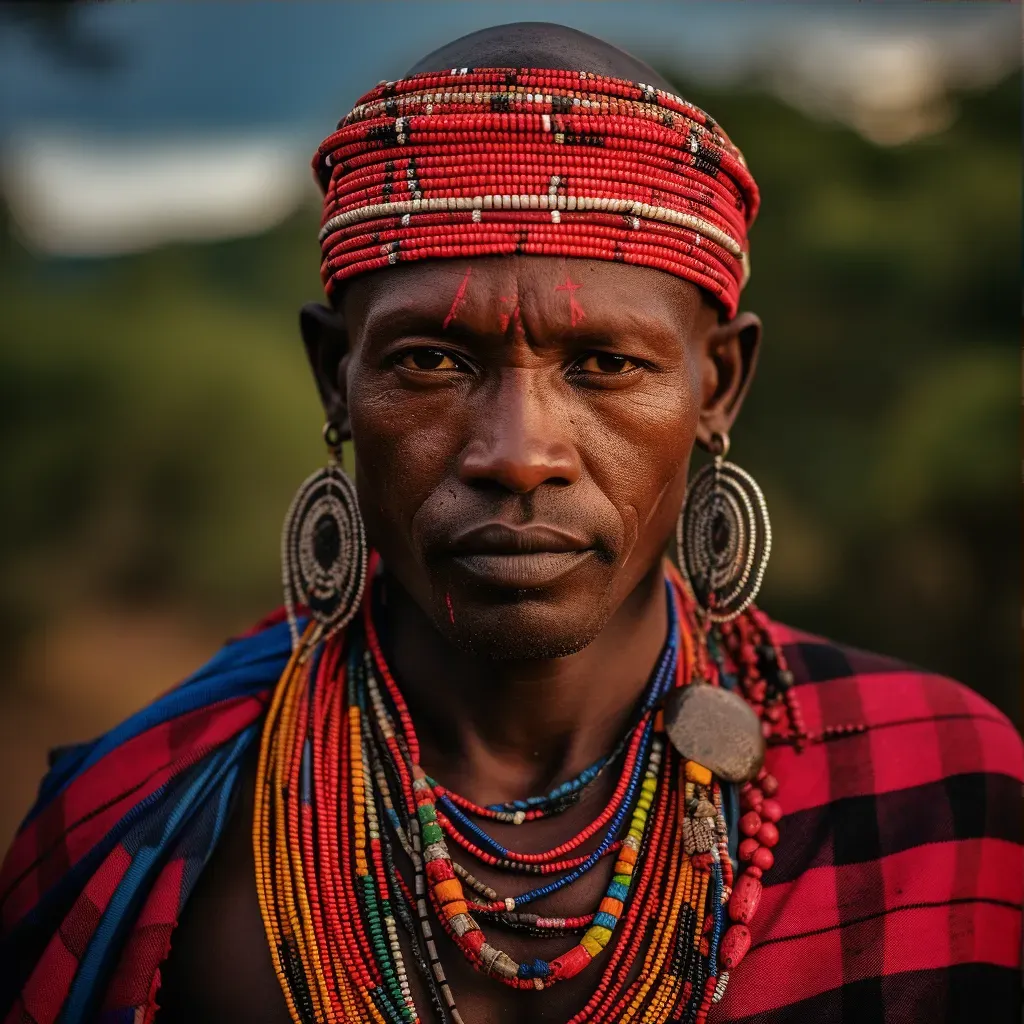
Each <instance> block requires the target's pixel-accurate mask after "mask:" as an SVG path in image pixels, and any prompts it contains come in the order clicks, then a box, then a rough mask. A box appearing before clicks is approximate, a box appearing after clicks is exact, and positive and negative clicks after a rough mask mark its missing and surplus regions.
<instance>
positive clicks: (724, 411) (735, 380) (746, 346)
mask: <svg viewBox="0 0 1024 1024" xmlns="http://www.w3.org/2000/svg"><path fill="white" fill-rule="evenodd" d="M760 348H761V321H760V320H759V319H758V318H757V317H756V316H755V315H754V314H753V313H740V314H739V316H737V317H736V318H735V319H734V320H730V321H729V322H728V323H724V324H717V325H715V326H714V327H712V328H711V330H710V331H709V333H708V335H707V342H706V349H705V358H704V376H703V381H702V384H703V390H702V399H703V402H702V406H701V413H700V419H699V421H698V424H697V441H698V443H699V444H700V445H701V447H703V448H710V447H711V439H712V437H713V436H714V435H715V434H725V435H727V434H729V432H730V431H731V430H732V425H733V423H734V422H735V421H736V417H737V416H738V415H739V411H740V407H741V406H742V405H743V399H744V398H745V397H746V394H747V390H748V389H749V387H750V382H751V380H753V377H754V370H755V368H756V366H757V355H758V352H759V351H760Z"/></svg>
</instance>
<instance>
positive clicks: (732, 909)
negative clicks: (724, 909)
mask: <svg viewBox="0 0 1024 1024" xmlns="http://www.w3.org/2000/svg"><path fill="white" fill-rule="evenodd" d="M760 902H761V883H760V882H759V881H758V880H757V879H756V878H753V877H751V875H750V874H749V873H747V872H744V873H743V875H741V876H740V879H739V881H738V882H737V883H736V887H735V888H734V889H733V891H732V896H730V897H729V917H730V918H731V919H732V920H733V921H739V922H740V923H741V924H750V922H751V920H752V919H753V917H754V914H755V913H757V905H758V903H760Z"/></svg>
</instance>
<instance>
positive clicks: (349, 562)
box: [281, 463, 367, 640]
mask: <svg viewBox="0 0 1024 1024" xmlns="http://www.w3.org/2000/svg"><path fill="white" fill-rule="evenodd" d="M281 549H282V550H281V563H282V573H283V576H284V580H283V582H284V592H285V605H286V607H287V610H288V618H289V621H290V622H291V624H292V638H293V640H297V633H296V627H295V618H296V611H295V610H296V607H297V606H299V605H304V606H305V607H306V608H307V609H308V611H309V613H310V615H312V616H313V618H314V619H315V620H316V621H317V622H318V623H319V624H320V625H321V626H322V627H323V628H324V631H325V632H331V631H333V630H336V629H340V628H341V627H343V626H345V625H347V624H348V622H349V621H350V620H351V619H352V616H353V615H355V613H356V610H357V609H358V607H359V600H360V597H361V596H362V591H363V586H364V584H365V582H366V561H367V552H366V538H365V534H364V530H363V521H362V517H361V516H360V514H359V505H358V503H357V501H356V491H355V486H354V485H353V483H352V481H351V480H350V479H349V477H348V475H347V474H346V473H345V472H344V471H343V470H342V469H341V468H340V467H339V466H337V465H336V464H333V463H332V464H331V465H329V466H327V467H325V468H324V469H321V470H319V471H318V472H316V473H314V474H313V475H312V476H310V477H309V478H308V479H307V480H306V481H305V482H304V483H303V484H302V486H301V487H300V488H299V490H298V493H296V495H295V498H294V499H293V501H292V504H291V508H289V510H288V515H287V516H286V517H285V522H284V530H283V531H282V534H281Z"/></svg>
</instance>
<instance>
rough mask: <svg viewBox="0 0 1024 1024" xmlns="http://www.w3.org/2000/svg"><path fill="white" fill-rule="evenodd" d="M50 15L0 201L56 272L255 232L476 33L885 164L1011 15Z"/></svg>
mask: <svg viewBox="0 0 1024 1024" xmlns="http://www.w3.org/2000/svg"><path fill="white" fill-rule="evenodd" d="M47 7H49V8H50V12H49V14H47V11H46V8H47ZM57 8H58V5H43V4H24V5H19V4H5V5H2V7H0V176H2V177H0V186H2V188H3V192H4V194H5V196H6V198H7V201H8V203H9V204H10V209H11V214H12V217H13V219H14V222H15V225H16V226H17V228H18V229H19V232H20V234H21V236H22V238H23V239H24V240H25V241H26V242H27V243H28V244H29V245H30V246H31V247H32V248H34V249H35V250H36V251H39V252H41V253H44V254H55V255H78V256H90V255H103V254H108V253H116V252H130V251H135V250H140V249H145V248H148V247H151V246H153V245H159V244H162V243H164V242H167V241H170V240H173V239H193V238H215V237H230V236H234V235H244V234H253V233H258V232H260V231H263V230H265V229H266V228H268V227H269V226H272V225H273V224H274V223H277V222H279V221H281V220H283V219H284V218H285V217H286V216H287V215H288V214H289V213H290V212H292V211H293V210H294V209H295V208H296V206H297V205H298V204H299V203H300V202H302V201H303V200H304V199H306V198H308V197H310V196H311V195H312V186H311V184H310V181H311V179H310V176H309V171H308V158H309V156H310V154H311V153H312V150H313V148H314V147H315V145H316V144H317V143H318V142H319V141H320V139H321V138H322V137H323V136H324V135H326V134H327V133H328V132H329V131H330V130H331V128H332V127H333V125H334V124H335V122H336V121H337V120H338V118H339V117H340V116H341V115H342V114H344V113H345V112H346V111H347V110H348V108H349V107H350V106H351V105H352V104H353V103H354V102H355V100H356V99H357V98H358V97H359V96H360V95H361V94H362V93H363V92H365V91H366V90H368V89H369V88H371V87H372V86H373V85H374V84H375V83H376V82H377V81H379V80H380V79H382V78H388V77H398V76H400V75H401V74H403V72H404V71H405V69H406V68H407V67H408V66H410V65H411V64H412V63H413V62H415V60H416V59H417V58H418V57H420V56H421V55H423V54H425V53H426V52H428V51H430V50H431V49H433V48H435V47H437V46H439V45H441V44H442V43H444V42H446V41H448V40H450V39H452V38H455V37H457V36H459V35H462V34H465V33H467V32H471V31H474V30H475V29H478V28H482V27H485V26H487V25H495V24H503V23H506V22H509V21H515V20H522V21H525V20H538V21H541V20H543V21H555V22H561V23H563V24H566V25H572V26H574V27H577V28H580V29H582V30H583V31H586V32H590V33H592V34H594V35H598V36H601V37H604V38H608V39H610V40H614V41H615V42H616V43H617V44H619V45H621V46H624V47H625V48H627V49H630V50H632V51H633V52H635V53H636V54H637V55H639V56H641V57H643V58H644V59H646V60H648V61H649V62H651V63H654V64H655V65H658V66H660V67H665V66H670V67H671V68H672V69H673V71H675V72H677V73H679V74H682V75H684V76H686V77H687V78H688V79H689V80H691V81H695V82H700V83H705V84H723V83H728V82H734V81H736V80H738V79H744V80H751V79H752V80H755V81H757V82H758V83H759V84H760V85H762V86H763V87H765V88H767V89H769V90H770V91H773V92H775V93H776V94H778V95H780V96H782V97H783V98H785V99H786V100H787V101H789V102H790V103H792V104H793V105H795V106H797V107H799V108H802V109H804V110H805V111H809V112H811V113H813V114H815V115H816V116H821V117H825V118H834V119H836V120H839V121H842V122H844V123H846V124H849V125H852V126H853V127H854V128H856V129H857V130H858V131H859V132H861V134H864V135H866V136H867V137H869V138H871V139H873V140H874V141H876V142H878V143H879V144H883V145H885V144H892V143H900V142H904V141H907V140H909V139H912V138H915V137H919V136H921V135H923V134H927V133H929V132H933V131H937V130H940V129H941V128H943V127H945V124H946V122H947V121H948V117H949V112H948V110H947V109H946V107H945V106H944V103H943V98H944V95H945V92H946V90H947V89H951V88H963V87H965V86H966V87H972V86H979V87H980V86H985V85H988V84H991V83H992V82H994V81H997V80H998V79H1000V78H1001V77H1002V76H1003V75H1005V74H1006V73H1007V71H1009V70H1010V68H1011V67H1013V66H1015V64H1018V63H1019V61H1020V24H1019V22H1020V13H1019V9H1017V8H1016V7H1015V6H1013V5H989V4H912V5H905V4H852V3H844V4H816V5H814V6H811V5H807V4H794V5H774V4H756V5H755V4H740V3H686V4H681V3H667V2H665V3H650V2H636V0H633V2H630V3H625V2H620V3H597V2H583V0H577V2H570V3H565V2H561V3H557V2H556V3H529V2H524V3H514V4H513V3H486V2H475V3H469V2H459V3H451V2H449V3H426V2H411V0H406V2H399V0H395V2H391V3H379V2H373V3H370V2H365V3H364V2H349V3H341V2H335V3H319V2H318V3H304V2H291V3H246V4H244V5H239V4H233V3H213V2H208V3H203V4H191V3H189V4H181V3H169V2H162V3H161V2H154V3H110V2H108V3H91V4H84V5H77V6H74V7H73V8H68V7H65V9H66V10H67V12H68V13H67V17H66V19H56V18H55V17H54V15H53V13H52V12H53V10H54V9H57ZM726 128H728V126H726Z"/></svg>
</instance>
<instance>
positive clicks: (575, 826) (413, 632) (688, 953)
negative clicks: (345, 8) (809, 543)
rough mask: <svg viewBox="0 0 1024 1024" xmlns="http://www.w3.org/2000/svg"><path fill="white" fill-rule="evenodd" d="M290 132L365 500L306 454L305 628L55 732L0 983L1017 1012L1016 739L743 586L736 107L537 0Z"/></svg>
mask: <svg viewBox="0 0 1024 1024" xmlns="http://www.w3.org/2000/svg"><path fill="white" fill-rule="evenodd" d="M489 69H520V70H518V71H516V70H489ZM524 69H532V70H524ZM638 83H639V84H638ZM314 166H315V167H316V170H317V173H318V175H319V177H320V180H321V183H322V184H323V186H324V189H325V209H324V227H323V231H322V233H321V241H322V244H323V248H324V279H325V283H326V284H327V287H328V292H329V295H330V297H331V305H330V307H321V306H314V307H307V308H306V309H305V310H304V311H303V314H302V331H303V337H304V340H305V343H306V348H307V352H308V354H309V358H310V361H311V364H312V367H313V371H314V374H315V377H316V381H317V385H318V387H319V391H320V395H321V398H322V401H323V406H324V411H325V414H326V420H327V426H326V428H325V438H326V440H327V442H328V446H329V448H331V449H332V450H333V451H337V449H338V447H339V445H340V443H341V441H342V440H343V439H345V438H346V437H348V438H351V439H352V441H353V444H354V452H355V459H356V469H357V473H356V477H357V480H358V488H359V494H358V510H357V509H356V507H355V503H354V499H353V496H352V494H351V491H350V486H351V485H350V484H349V483H348V482H347V477H345V476H344V475H343V474H342V473H341V472H340V470H339V469H338V468H337V466H336V465H333V464H332V465H331V466H329V467H328V469H326V470H324V471H323V472H321V473H320V474H317V475H316V476H315V477H314V478H311V480H310V481H308V482H307V484H306V485H305V486H304V487H303V488H302V489H301V490H300V492H299V494H298V495H297V498H296V502H295V505H294V506H293V509H292V510H291V512H290V514H289V517H288V522H287V524H286V529H285V540H284V554H285V572H286V595H287V607H288V616H287V617H288V618H289V627H290V629H289V627H286V626H285V624H284V623H283V621H282V617H281V616H278V617H276V619H272V620H269V621H268V622H267V623H264V624H263V626H262V627H261V628H260V629H258V630H256V631H254V633H253V634H252V635H251V636H249V637H246V638H242V639H241V640H239V641H236V642H235V643H233V644H231V645H229V646H228V647H227V648H226V649H225V651H224V652H222V653H221V655H219V656H218V658H216V659H215V660H214V661H213V662H212V663H211V664H210V665H209V666H207V667H206V668H205V669H204V670H202V671H201V672H200V673H198V674H197V676H195V677H193V678H192V679H191V680H189V681H187V682H186V683H185V684H184V685H183V686H182V687H180V688H179V689H177V690H175V691H172V693H171V694H169V695H168V696H167V697H165V698H163V699H162V700H161V701H159V702H157V704H156V705H154V706H153V707H152V708H150V709H147V710H146V711H143V712H141V713H140V715H138V716H135V717H134V718H133V719H130V720H129V721H128V722H127V723H125V724H124V725H122V726H121V727H119V728H118V729H115V730H114V731H113V732H112V733H111V734H109V735H108V736H106V737H103V738H101V739H100V740H99V741H97V742H96V743H94V744H89V745H86V746H84V747H82V748H76V749H75V750H74V751H72V752H70V753H66V754H65V755H64V756H62V757H61V758H59V759H58V760H57V761H56V764H55V765H54V767H53V769H52V771H51V773H50V775H49V776H47V779H46V780H45V781H44V783H43V787H42V790H41V793H40V799H39V802H38V803H37V806H36V807H35V808H34V809H33V810H32V812H31V813H30V815H29V818H28V820H27V821H26V824H25V825H24V826H23V828H22V831H21V833H20V834H19V837H18V839H17V840H16V842H15V845H14V847H13V848H12V851H11V852H10V854H9V855H8V858H7V861H6V862H5V865H4V871H3V877H2V884H0V893H2V900H3V903H2V905H0V912H2V915H3V917H2V921H3V928H4V941H5V945H4V947H3V956H4V966H5V972H6V974H7V977H5V980H4V986H3V988H2V990H0V992H2V1004H0V1005H2V1007H3V1008H4V1009H5V1011H6V1012H8V1016H7V1018H6V1019H8V1020H11V1021H14V1020H32V1021H40V1022H42V1021H55V1020H57V1019H58V1018H59V1019H60V1020H62V1021H78V1020H94V1019H95V1020H111V1021H113V1020H116V1021H122V1020H129V1019H130V1020H137V1021H150V1020H153V1019H154V1018H155V1019H158V1020H159V1021H161V1024H167V1022H174V1021H206V1020H210V1021H213V1020H217V1021H223V1020H239V1021H252V1022H260V1021H267V1022H281V1024H284V1022H287V1021H289V1020H293V1021H313V1020H317V1021H319V1020H328V1019H331V1020H333V1019H337V1020H346V1021H363V1020H365V1021H371V1020H372V1021H392V1020H394V1021H400V1020H402V1021H406V1020H407V1021H414V1020H424V1021H431V1020H442V1021H448V1020H451V1021H453V1022H455V1024H457V1022H458V1021H460V1020H465V1021H467V1022H497V1021H527V1020H529V1021H552V1022H554V1021H559V1022H560V1021H566V1020H572V1021H574V1022H583V1021H620V1020H621V1021H625V1020H634V1019H635V1020H644V1021H657V1022H662V1021H669V1020H680V1021H686V1022H695V1021H704V1020H718V1021H746V1022H754V1021H757V1022H765V1024H766V1022H769V1021H773V1022H778V1021H793V1022H797V1021H800V1022H803V1021H807V1022H810V1021H819V1020H822V1019H834V1020H842V1021H851V1022H853V1021H856V1022H868V1021H901V1022H911V1021H932V1020H952V1021H960V1020H965V1019H967V1018H968V1014H972V1013H976V1012H977V1010H978V1009H983V1010H984V1011H985V1014H986V1017H987V1019H989V1020H993V1021H1003V1020H1006V1021H1009V1020H1011V1019H1014V1017H1015V1014H1016V1012H1017V1010H1016V1007H1017V1005H1018V991H1019V981H1018V972H1019V966H1020V964H1019V960H1020V939H1021V837H1020V834H1019V817H1018V813H1017V812H1018V801H1019V796H1020V783H1021V779H1022V774H1024V773H1022V765H1021V760H1022V758H1021V744H1020V741H1019V738H1018V737H1017V735H1016V733H1015V732H1014V731H1013V729H1012V727H1011V726H1010V725H1009V723H1008V722H1006V721H1005V719H1003V718H1002V716H1000V715H999V714H998V713H997V712H996V711H995V710H994V709H992V708H991V707H989V706H988V705H987V704H986V703H985V702H984V701H982V700H981V699H979V698H978V697H976V696H975V695H973V694H971V693H970V692H969V691H967V690H965V689H964V688H962V687H960V686H959V685H958V684H955V683H953V682H950V681H948V680H943V679H939V678H937V677H933V676H929V675H927V674H924V673H921V672H919V671H916V670H912V669H909V668H907V667H904V666H901V665H898V664H896V663H894V662H891V661H888V660H885V659H882V658H877V657H875V656H871V655H865V654H862V653H859V652H854V651H851V650H848V649H845V648H840V647H836V646H834V645H832V644H829V643H827V642H825V641H822V640H818V639H815V638H811V637H807V636H804V635H802V634H798V633H796V632H794V631H792V630H790V629H788V628H786V627H782V626H779V625H778V624H775V623H769V622H768V620H767V619H766V618H765V617H764V616H763V615H762V614H761V613H760V612H758V611H756V610H752V609H751V608H750V607H749V601H750V598H751V597H752V596H753V592H754V591H755V590H756V587H757V585H758V583H759V577H760V573H761V571H762V570H763V566H764V561H765V559H766V557H767V551H768V547H769V545H770V536H769V534H768V532H767V519H766V518H765V516H764V514H763V511H764V510H763V505H762V502H761V498H760V492H759V491H758V490H757V488H756V485H754V484H753V482H752V481H750V480H749V478H748V477H746V476H745V474H743V473H742V472H741V471H739V470H738V469H736V467H734V466H732V465H731V464H730V463H727V462H724V455H725V449H726V448H727V438H728V433H729V430H730V429H731V426H732V424H733V422H734V420H735V418H736V415H737V413H738V411H739V408H740V405H741V404H742V400H743V397H744V394H745V393H746V390H747V387H748V386H749V384H750V381H751V377H752V374H753V370H754V365H755V360H756V355H757V348H758V342H759V338H760V324H759V322H758V320H757V319H756V317H754V316H753V315H751V314H749V313H738V312H737V305H738V301H739V292H740V289H741V287H742V285H743V283H744V282H745V279H746V274H747V252H746V229H747V227H748V226H749V224H750V222H751V221H752V220H753V217H754V214H755V213H756V207H757V202H758V197H757V190H756V186H755V185H754V182H753V179H752V178H751V177H750V174H749V172H748V171H747V170H746V167H745V164H744V163H743V161H742V157H741V156H740V155H739V153H738V151H737V150H736V149H735V148H734V147H733V146H732V144H731V143H730V142H729V140H728V138H727V137H726V136H725V135H724V134H723V133H722V132H721V130H720V129H719V128H718V126H717V125H716V124H715V123H714V122H713V121H712V120H711V119H710V118H708V117H707V116H706V115H704V114H703V113H702V112H700V111H697V110H696V109H695V108H692V107H691V106H689V105H688V104H686V103H685V101H681V100H678V99H677V98H676V97H674V95H673V92H672V88H671V86H670V85H669V83H667V82H664V81H663V80H661V79H660V78H659V77H658V76H657V75H656V74H655V72H653V71H652V70H651V69H650V68H648V67H646V66H645V65H642V64H640V63H639V62H637V61H636V60H635V59H633V58H632V57H630V56H628V55H626V54H624V53H622V52H621V51H618V50H616V49H614V48H612V47H609V46H607V45H606V44H604V43H601V42H600V41H598V40H595V39H592V38H590V37H587V36H584V35H582V34H580V33H577V32H574V31H570V30H567V29H562V28H559V27H557V26H551V25H535V24H523V25H513V26H504V27H502V28H500V29H494V30H488V31H485V32H481V33H476V34H474V35H471V36H468V37H466V38H464V39H461V40H458V41H456V42H454V43H452V44H450V45H449V46H447V47H445V48H443V49H442V50H440V51H438V52H436V53H434V54H431V55H430V56H429V57H427V58H425V59H424V60H423V61H421V62H420V64H419V65H417V66H416V67H415V68H413V69H412V71H411V72H410V73H409V75H408V76H406V78H405V79H403V80H402V81H401V82H397V83H384V84H382V85H381V86H380V87H378V89H377V90H376V91H375V92H374V93H372V94H370V95H369V96H368V97H366V98H364V101H363V103H361V104H360V105H359V106H357V108H356V109H355V110H354V111H353V113H352V114H350V115H349V117H348V118H346V120H345V121H344V122H343V124H342V126H341V127H340V128H339V131H338V132H336V133H335V134H334V135H332V136H331V137H329V138H328V139H327V140H325V142H324V144H323V145H322V146H321V148H320V150H319V152H318V154H317V157H316V160H315V162H314ZM695 444H699V445H701V446H702V447H705V448H707V449H708V450H709V451H711V452H712V454H713V455H715V456H716V458H715V461H714V463H713V467H712V468H711V469H709V470H707V471H705V472H704V473H703V475H701V476H700V477H698V478H697V479H696V480H695V481H693V482H692V484H691V486H690V489H689V492H688V490H687V476H688V469H689V462H690V455H691V452H692V449H693V446H694V445H695ZM684 497H685V501H686V504H685V510H684V512H683V518H682V520H681V525H680V529H679V533H680V542H681V543H680V558H681V561H682V563H683V568H684V570H685V572H686V574H687V578H688V580H689V587H686V586H684V585H683V582H682V580H680V579H679V577H678V576H676V575H675V574H674V571H673V570H671V569H667V568H666V567H665V564H664V562H663V552H664V550H665V548H666V545H667V544H668V542H669V540H670V538H671V537H672V536H673V534H674V532H675V530H676V525H677V518H678V517H679V515H680V509H681V507H683V505H684ZM364 529H365V537H366V540H364V537H363V530H364ZM367 541H368V543H367ZM371 551H372V553H371ZM737 567H738V569H737ZM734 570H736V571H735V572H734ZM360 595H363V596H360ZM751 709H753V710H751ZM751 723H752V728H751ZM763 738H767V743H768V747H767V752H766V754H764V757H765V758H766V760H765V764H764V765H763V766H761V765H760V758H761V756H762V751H761V744H762V739H763ZM776 796H778V799H776ZM783 810H784V811H785V815H784V816H783V813H782V812H783Z"/></svg>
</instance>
